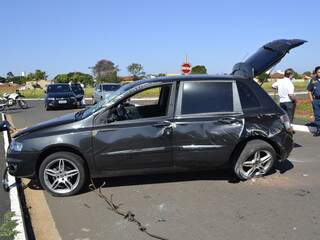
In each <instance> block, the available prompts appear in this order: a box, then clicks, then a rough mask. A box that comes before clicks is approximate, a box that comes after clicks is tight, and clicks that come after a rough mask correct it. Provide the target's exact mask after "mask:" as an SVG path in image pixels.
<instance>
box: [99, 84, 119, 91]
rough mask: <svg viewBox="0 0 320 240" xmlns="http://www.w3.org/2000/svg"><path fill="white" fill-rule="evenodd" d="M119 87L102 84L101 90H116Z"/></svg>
mask: <svg viewBox="0 0 320 240" xmlns="http://www.w3.org/2000/svg"><path fill="white" fill-rule="evenodd" d="M120 87H121V86H120V85H102V89H103V91H116V90H118V89H119V88H120Z"/></svg>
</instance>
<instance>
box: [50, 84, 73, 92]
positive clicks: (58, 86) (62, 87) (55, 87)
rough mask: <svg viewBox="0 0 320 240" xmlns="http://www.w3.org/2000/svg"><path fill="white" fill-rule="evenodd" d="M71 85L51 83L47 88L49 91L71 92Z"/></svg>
mask: <svg viewBox="0 0 320 240" xmlns="http://www.w3.org/2000/svg"><path fill="white" fill-rule="evenodd" d="M70 90H71V89H70V86H69V85H67V84H53V85H49V86H48V88H47V92H48V93H50V92H70Z"/></svg>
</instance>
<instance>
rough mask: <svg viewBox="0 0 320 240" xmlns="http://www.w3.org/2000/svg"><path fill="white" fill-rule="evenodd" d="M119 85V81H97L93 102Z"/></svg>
mask: <svg viewBox="0 0 320 240" xmlns="http://www.w3.org/2000/svg"><path fill="white" fill-rule="evenodd" d="M120 87H121V84H119V83H98V84H97V85H96V87H95V89H94V92H93V96H92V100H93V104H96V103H97V102H99V101H101V100H104V99H106V98H107V97H108V96H109V95H110V94H112V93H113V92H114V91H116V90H118V89H119V88H120Z"/></svg>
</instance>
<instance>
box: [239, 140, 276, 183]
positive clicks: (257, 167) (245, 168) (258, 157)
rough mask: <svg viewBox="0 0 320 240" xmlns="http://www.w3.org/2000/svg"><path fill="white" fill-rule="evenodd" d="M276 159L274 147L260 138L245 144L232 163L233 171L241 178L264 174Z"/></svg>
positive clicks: (246, 178) (245, 178)
mask: <svg viewBox="0 0 320 240" xmlns="http://www.w3.org/2000/svg"><path fill="white" fill-rule="evenodd" d="M275 160H276V152H275V150H274V148H273V147H272V146H271V145H270V144H269V143H267V142H265V141H262V140H252V141H250V142H248V143H247V144H246V146H245V147H244V149H243V150H242V152H241V154H240V156H239V158H238V160H237V161H236V163H235V165H234V172H235V174H236V175H237V176H238V177H239V179H241V180H248V179H251V178H253V177H260V176H264V175H266V174H267V173H268V172H269V171H270V170H271V169H272V167H273V164H274V162H275Z"/></svg>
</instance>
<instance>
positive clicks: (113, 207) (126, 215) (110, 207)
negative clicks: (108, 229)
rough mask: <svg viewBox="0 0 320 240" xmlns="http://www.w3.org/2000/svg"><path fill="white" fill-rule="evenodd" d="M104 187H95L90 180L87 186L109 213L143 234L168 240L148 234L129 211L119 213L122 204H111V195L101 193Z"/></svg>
mask: <svg viewBox="0 0 320 240" xmlns="http://www.w3.org/2000/svg"><path fill="white" fill-rule="evenodd" d="M105 185H106V182H103V183H102V185H101V186H100V187H98V188H97V187H96V186H95V184H94V183H93V181H92V179H91V184H90V185H89V188H90V190H92V191H93V192H94V193H95V194H97V196H98V197H100V198H101V199H102V200H104V201H105V202H106V203H107V206H106V207H107V209H108V210H110V211H113V212H115V213H116V214H118V215H120V216H122V217H123V218H124V219H126V220H127V221H129V222H132V223H136V224H137V226H138V229H139V230H140V231H141V232H144V233H145V234H147V235H148V236H150V237H152V238H155V239H159V240H169V239H168V238H164V237H161V236H158V235H155V234H152V233H150V232H149V231H148V230H147V227H146V225H142V223H141V222H140V221H139V220H137V219H136V217H135V214H134V213H132V212H131V211H121V210H120V209H119V208H120V206H121V205H122V204H115V203H114V202H113V199H112V198H113V195H112V194H111V196H110V197H107V196H106V195H105V194H103V193H102V191H101V189H102V188H103V187H104V186H105Z"/></svg>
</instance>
